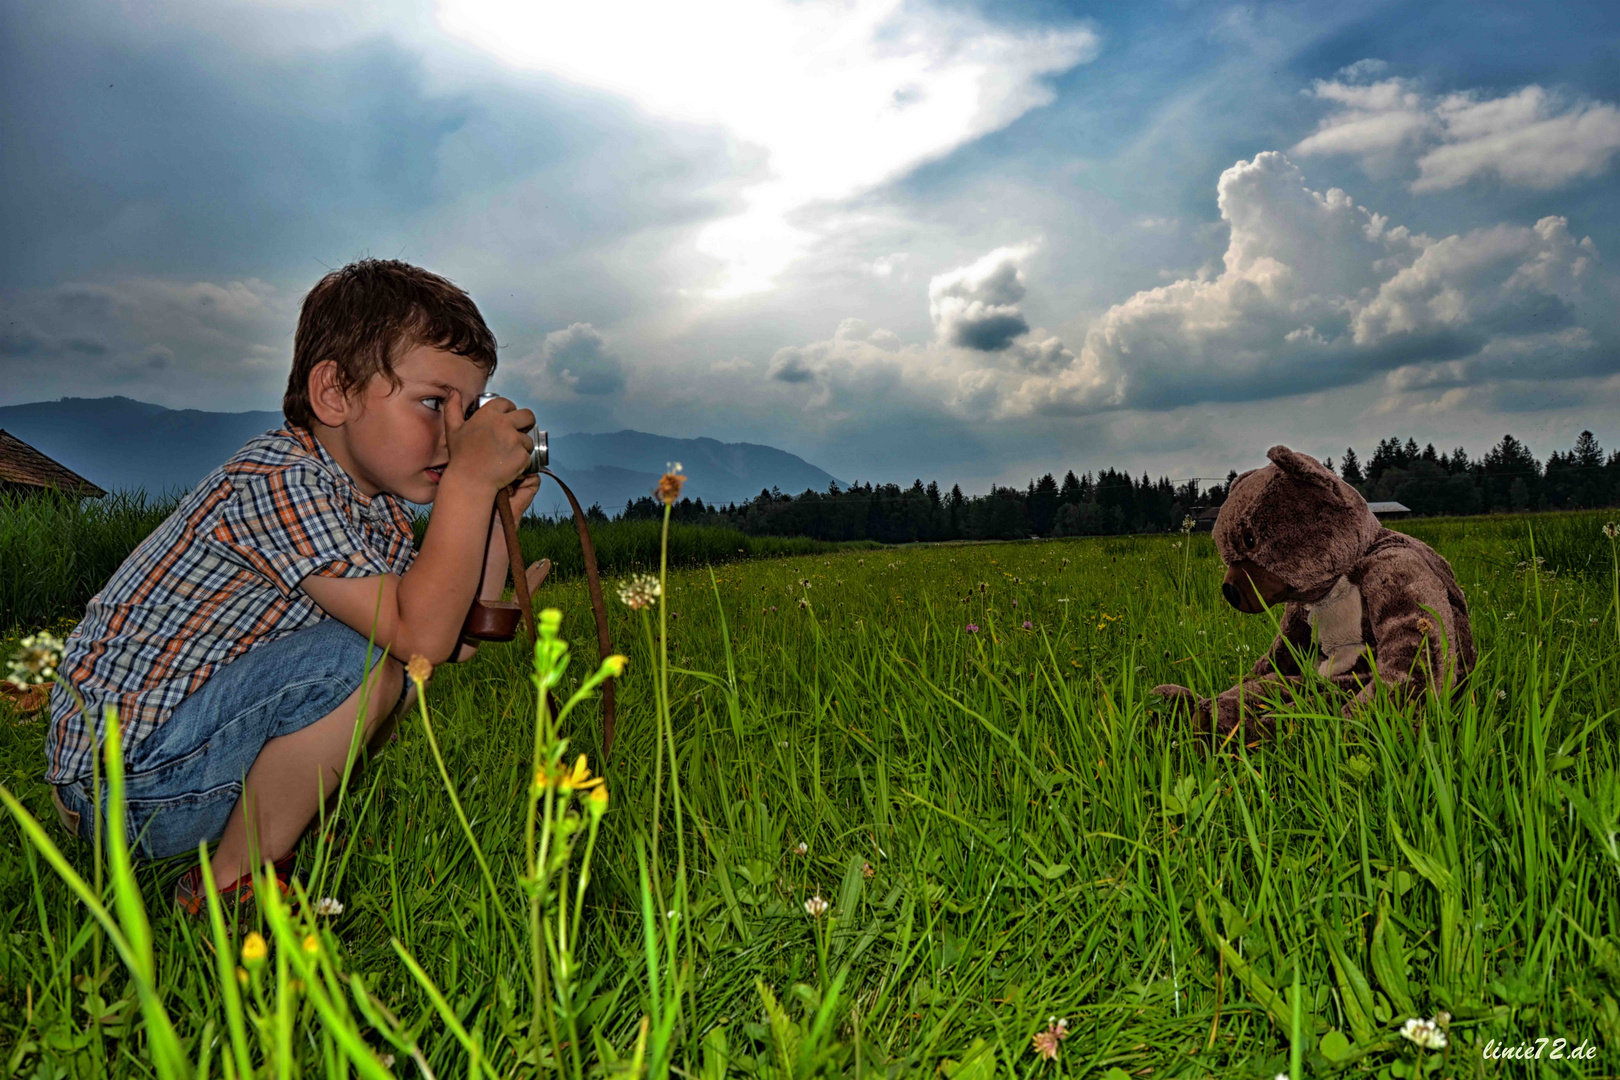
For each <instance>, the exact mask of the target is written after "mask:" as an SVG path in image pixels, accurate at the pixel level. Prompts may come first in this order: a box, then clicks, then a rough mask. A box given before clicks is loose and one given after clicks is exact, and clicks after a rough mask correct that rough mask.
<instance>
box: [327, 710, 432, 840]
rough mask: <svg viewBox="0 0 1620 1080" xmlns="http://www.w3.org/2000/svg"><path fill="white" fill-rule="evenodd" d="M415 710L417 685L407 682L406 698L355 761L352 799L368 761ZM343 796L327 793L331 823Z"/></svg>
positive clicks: (380, 726)
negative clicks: (356, 782)
mask: <svg viewBox="0 0 1620 1080" xmlns="http://www.w3.org/2000/svg"><path fill="white" fill-rule="evenodd" d="M414 708H416V684H415V683H414V682H407V683H406V684H405V696H404V697H402V698H400V699H399V704H398V705H396V706H395V707H394V711H393V712H391V713H389V714H388V715H387V717H385V718H384V719H383V722H382V723H380V724H378V725H377V728H376V730H375V731H373V732H372V733H371V738H370V739H369V740H368V741H367V743H366V752H365V753H364V754H362V755H361V756H360V757H358V758H356V759H355V762H354V771H353V772H352V773H350V774H349V797H350V798H353V797H354V782H355V780H356V778H358V777H359V776H360V774H361V773H362V772H363V771H364V769H365V764H366V759H367V758H370V757H375V756H376V755H377V754H380V753H382V751H383V748H384V747H385V746H387V745H388V744H389V742H390V740H392V739H393V737H394V732H395V730H396V729H398V727H399V722H400V720H401V719H402V718H404V717H407V716H409V715H410V712H411V710H412V709H414ZM341 794H342V791H341V790H340V788H333V789H332V790H331V791H329V792H327V794H326V818H325V819H326V820H328V821H330V820H331V819H332V817H333V816H334V815H335V814H336V813H337V811H338V796H339V795H341Z"/></svg>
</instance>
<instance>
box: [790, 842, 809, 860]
mask: <svg viewBox="0 0 1620 1080" xmlns="http://www.w3.org/2000/svg"><path fill="white" fill-rule="evenodd" d="M793 854H795V855H800V856H803V855H808V854H810V845H809V844H807V843H805V842H804V841H803V840H800V841H799V846H798V847H796V848H794V849H793Z"/></svg>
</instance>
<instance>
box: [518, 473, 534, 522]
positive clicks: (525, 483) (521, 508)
mask: <svg viewBox="0 0 1620 1080" xmlns="http://www.w3.org/2000/svg"><path fill="white" fill-rule="evenodd" d="M539 491H540V477H539V475H538V474H536V475H534V476H525V477H524V478H523V480H522V482H520V483H519V484H518V486H517V487H515V488H513V489H512V516H513V517H514V518H521V517H522V516H523V514H524V512H525V511H526V510H528V509H529V507H530V506H531V505H532V504H533V503H534V497H535V495H536V494H537V493H538V492H539Z"/></svg>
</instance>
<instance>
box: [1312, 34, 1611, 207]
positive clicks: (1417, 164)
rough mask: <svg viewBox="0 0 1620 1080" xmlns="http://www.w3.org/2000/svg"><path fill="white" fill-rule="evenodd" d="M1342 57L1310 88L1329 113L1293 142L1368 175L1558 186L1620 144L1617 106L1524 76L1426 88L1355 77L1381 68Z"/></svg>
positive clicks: (1432, 185)
mask: <svg viewBox="0 0 1620 1080" xmlns="http://www.w3.org/2000/svg"><path fill="white" fill-rule="evenodd" d="M1368 63H1369V62H1368V61H1360V62H1358V63H1356V64H1352V65H1351V66H1350V67H1349V68H1346V69H1345V70H1344V71H1343V72H1341V73H1340V75H1341V76H1342V77H1341V78H1340V79H1335V80H1318V81H1317V82H1316V83H1315V84H1314V86H1313V87H1312V91H1311V92H1312V93H1313V94H1314V95H1315V96H1316V97H1317V98H1319V99H1321V100H1323V101H1326V102H1330V103H1331V104H1332V105H1333V106H1334V111H1332V112H1330V113H1329V114H1328V115H1327V116H1326V117H1324V118H1323V119H1322V121H1321V123H1320V124H1319V126H1318V128H1317V130H1316V133H1315V134H1313V135H1311V136H1309V137H1307V138H1305V139H1303V140H1301V141H1300V142H1299V143H1298V144H1297V145H1295V147H1294V148H1293V153H1295V154H1298V155H1300V156H1307V157H1308V156H1311V155H1326V154H1347V155H1351V156H1354V157H1358V158H1360V159H1361V163H1362V165H1363V167H1364V168H1365V169H1366V170H1367V172H1368V173H1369V174H1370V175H1373V176H1378V177H1382V176H1389V175H1393V174H1395V173H1397V172H1401V171H1409V170H1410V169H1412V168H1415V169H1416V171H1417V175H1416V176H1415V177H1413V178H1412V179H1411V180H1410V187H1411V189H1412V190H1413V191H1415V192H1435V191H1447V190H1450V189H1452V188H1456V187H1461V186H1462V185H1463V184H1466V183H1468V182H1469V181H1471V180H1475V179H1477V178H1480V177H1486V176H1491V177H1495V178H1496V179H1497V180H1498V181H1499V182H1500V183H1502V184H1504V185H1508V186H1512V187H1524V188H1532V189H1539V190H1547V189H1552V188H1558V187H1563V186H1565V185H1567V184H1570V183H1573V182H1575V181H1577V180H1582V179H1586V178H1589V177H1593V176H1597V175H1599V174H1600V173H1602V172H1603V171H1604V170H1605V169H1607V168H1608V166H1609V162H1610V160H1611V159H1612V158H1613V156H1614V154H1615V152H1616V151H1617V150H1620V108H1616V107H1615V106H1614V105H1611V104H1608V103H1606V102H1595V101H1585V100H1578V99H1573V98H1569V97H1566V96H1563V95H1559V94H1555V93H1553V92H1551V91H1548V90H1546V89H1545V88H1543V87H1541V86H1538V85H1535V84H1531V85H1529V86H1525V87H1522V88H1521V89H1519V90H1517V91H1514V92H1513V93H1511V94H1505V95H1501V96H1497V97H1492V96H1489V95H1488V94H1487V93H1485V92H1484V91H1480V90H1467V91H1462V92H1459V93H1453V94H1446V95H1443V96H1438V97H1437V96H1433V95H1429V94H1425V93H1424V92H1423V91H1422V90H1421V88H1420V87H1419V85H1418V84H1417V83H1416V82H1415V81H1414V80H1410V79H1402V78H1390V79H1384V80H1381V81H1378V82H1365V81H1363V80H1364V79H1365V78H1367V77H1368V76H1369V75H1374V74H1378V73H1381V71H1382V69H1380V68H1374V67H1366V66H1363V65H1367V64H1368Z"/></svg>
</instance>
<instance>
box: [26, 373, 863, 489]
mask: <svg viewBox="0 0 1620 1080" xmlns="http://www.w3.org/2000/svg"><path fill="white" fill-rule="evenodd" d="M284 423H285V421H284V419H283V418H282V415H281V413H279V412H238V413H220V412H203V411H201V410H198V409H168V408H164V407H163V406H161V405H152V404H149V403H147V402H144V401H135V400H133V399H132V398H127V397H104V398H72V397H65V398H61V399H60V400H57V401H36V402H31V403H29V404H26V405H7V406H0V429H4V430H6V431H9V432H10V433H11V434H12V435H15V436H16V437H17V438H19V439H21V440H22V441H23V442H26V443H28V444H29V445H30V446H32V447H34V448H35V449H36V450H38V451H40V452H41V453H43V454H45V455H47V456H49V457H51V458H53V459H55V460H56V461H58V462H60V463H61V464H63V465H65V466H67V467H68V468H70V469H72V470H73V471H74V472H76V473H78V474H79V475H80V476H82V477H84V478H85V479H86V480H89V481H90V482H91V483H93V484H96V485H97V486H99V487H101V488H104V489H105V490H107V491H117V490H121V489H122V490H141V491H145V492H147V493H148V494H150V495H163V494H172V493H174V492H176V491H189V490H190V489H191V488H192V487H193V486H194V485H195V484H196V483H197V481H199V480H201V479H202V478H203V477H204V476H205V475H207V473H208V472H209V471H210V470H211V469H213V468H214V466H216V465H218V464H220V463H221V462H223V461H225V460H226V459H227V458H229V457H230V456H231V455H232V454H234V453H236V451H237V450H238V449H240V448H241V446H242V444H243V443H245V442H247V441H248V440H249V439H251V438H253V437H254V436H255V435H261V434H263V433H264V432H266V431H273V430H275V429H276V428H279V427H281V426H283V424H284ZM674 461H678V462H680V463H681V465H682V466H683V468H684V471H685V473H686V475H687V477H688V478H689V479H688V481H687V484H686V487H685V489H684V491H683V494H684V495H688V496H690V497H692V498H694V499H702V500H703V501H704V502H706V503H722V504H724V503H728V502H743V501H746V500H748V499H752V498H753V497H754V496H756V495H758V494H759V493H760V491H761V490H763V489H768V488H772V487H775V488H780V489H781V490H782V491H785V492H789V493H791V494H798V493H800V492H802V491H805V490H807V489H812V488H813V489H815V490H818V491H824V490H826V488H827V485H828V484H831V483H838V484H839V485H840V486H843V481H841V480H836V479H835V478H834V477H833V476H832V475H831V474H830V473H827V472H824V471H822V470H821V469H818V468H816V467H815V466H814V465H812V464H810V463H809V462H807V461H805V460H804V459H803V458H800V457H797V456H795V455H793V454H790V453H788V452H787V451H785V450H778V449H776V448H775V447H772V446H762V445H759V444H757V443H724V442H720V441H719V440H717V439H706V438H698V439H679V438H674V437H671V436H665V435H651V434H648V433H647V432H644V431H631V430H624V431H614V432H607V433H602V434H572V435H560V436H557V437H554V438H553V439H552V440H551V469H552V471H553V472H555V473H556V474H557V475H558V476H560V477H561V478H562V479H563V481H564V482H565V483H567V484H568V486H569V487H570V488H571V489H572V490H573V492H574V494H575V496H577V497H578V498H579V501H580V504H581V505H582V506H587V507H588V506H590V505H591V504H592V503H600V504H601V506H602V508H603V509H604V510H605V511H607V512H608V513H609V514H613V513H617V512H619V511H620V510H623V509H624V504H625V502H626V501H627V500H632V499H638V498H640V497H641V496H643V495H648V494H651V492H652V489H653V486H654V485H655V484H656V483H657V482H658V477H659V476H660V475H662V474H663V472H664V468H665V466H666V465H667V464H668V463H669V462H674ZM534 511H535V512H537V513H547V514H551V513H567V512H568V504H567V502H566V501H565V500H564V499H563V497H562V493H561V492H560V491H558V490H557V487H556V485H555V484H551V485H542V486H541V489H540V495H539V497H538V498H537V499H536V500H535V506H534Z"/></svg>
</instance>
